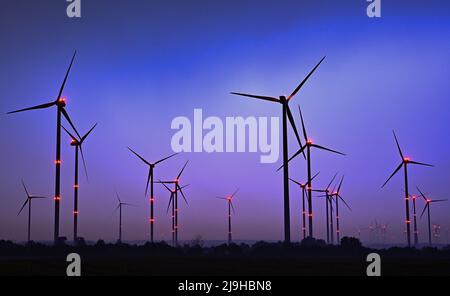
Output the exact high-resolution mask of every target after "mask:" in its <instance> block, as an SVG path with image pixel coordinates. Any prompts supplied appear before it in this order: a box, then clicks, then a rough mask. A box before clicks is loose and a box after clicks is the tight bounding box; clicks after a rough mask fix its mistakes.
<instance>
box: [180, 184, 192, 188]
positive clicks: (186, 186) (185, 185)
mask: <svg viewBox="0 0 450 296" xmlns="http://www.w3.org/2000/svg"><path fill="white" fill-rule="evenodd" d="M190 185H191V184H187V185H184V186H181V189H184V188H186V187H189V186H190Z"/></svg>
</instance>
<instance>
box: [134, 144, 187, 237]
mask: <svg viewBox="0 0 450 296" xmlns="http://www.w3.org/2000/svg"><path fill="white" fill-rule="evenodd" d="M128 150H130V151H131V152H132V153H133V154H134V155H136V156H137V157H138V158H139V159H140V160H142V161H143V162H144V163H145V164H146V165H147V166H148V167H149V170H148V177H147V185H146V186H145V196H146V197H147V193H148V186H149V184H150V241H151V242H152V243H153V241H154V240H153V238H154V235H153V232H154V224H155V215H154V204H155V196H154V195H153V185H154V182H153V177H154V169H155V166H156V165H157V164H158V163H161V162H163V161H165V160H167V159H169V158H171V157H172V156H175V155H177V154H178V153H174V154H172V155H170V156H167V157H165V158H163V159H160V160H158V161H156V162H153V163H151V162H148V161H147V160H145V159H144V158H143V157H142V156H140V155H139V154H137V153H136V152H135V151H133V150H132V149H131V148H130V147H128Z"/></svg>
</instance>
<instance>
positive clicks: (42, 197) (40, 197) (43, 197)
mask: <svg viewBox="0 0 450 296" xmlns="http://www.w3.org/2000/svg"><path fill="white" fill-rule="evenodd" d="M30 198H31V199H35V198H38V199H45V198H48V197H47V196H31V197H30Z"/></svg>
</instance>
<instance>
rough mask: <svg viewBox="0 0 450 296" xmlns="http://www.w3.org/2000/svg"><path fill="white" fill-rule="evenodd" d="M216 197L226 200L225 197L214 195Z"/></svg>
mask: <svg viewBox="0 0 450 296" xmlns="http://www.w3.org/2000/svg"><path fill="white" fill-rule="evenodd" d="M216 198H217V199H223V200H228V199H227V198H225V197H220V196H216Z"/></svg>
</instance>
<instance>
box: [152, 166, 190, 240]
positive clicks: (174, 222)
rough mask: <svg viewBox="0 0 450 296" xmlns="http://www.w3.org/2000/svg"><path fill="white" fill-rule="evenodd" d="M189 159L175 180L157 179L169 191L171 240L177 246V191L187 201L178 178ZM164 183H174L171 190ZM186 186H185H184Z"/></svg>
mask: <svg viewBox="0 0 450 296" xmlns="http://www.w3.org/2000/svg"><path fill="white" fill-rule="evenodd" d="M188 162H189V161H186V163H185V164H184V166H183V168H182V169H181V171H180V172H179V173H178V175H177V177H176V178H175V180H172V181H159V182H158V183H161V184H163V185H164V186H165V187H166V188H167V189H168V190H169V191H170V192H171V197H170V200H169V206H170V203H171V202H172V225H173V227H172V228H173V229H172V233H173V234H172V240H173V243H174V246H178V230H179V227H178V212H179V208H178V192H180V193H181V196H182V197H183V199H184V201H185V202H186V204H188V201H187V199H186V196H185V195H184V192H183V188H184V187H182V186H180V181H181V180H180V178H181V175H182V174H183V172H184V169H185V168H186V166H187V164H188ZM166 184H173V185H174V189H173V190H171V189H169V188H168V187H167V186H166ZM185 187H186V186H185Z"/></svg>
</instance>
